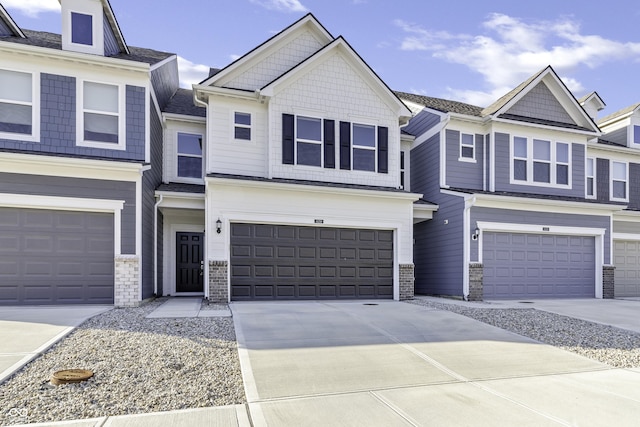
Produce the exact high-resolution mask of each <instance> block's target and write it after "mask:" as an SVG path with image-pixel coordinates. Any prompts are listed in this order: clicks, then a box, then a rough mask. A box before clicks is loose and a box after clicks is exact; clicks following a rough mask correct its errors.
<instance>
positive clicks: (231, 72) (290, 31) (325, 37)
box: [199, 13, 334, 89]
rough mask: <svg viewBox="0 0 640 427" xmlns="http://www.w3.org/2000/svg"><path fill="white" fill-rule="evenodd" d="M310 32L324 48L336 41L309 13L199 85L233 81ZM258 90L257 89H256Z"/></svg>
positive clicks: (216, 84)
mask: <svg viewBox="0 0 640 427" xmlns="http://www.w3.org/2000/svg"><path fill="white" fill-rule="evenodd" d="M304 31H310V32H311V34H313V35H314V36H315V37H316V38H317V39H318V40H319V41H320V43H321V44H322V45H323V46H324V45H326V44H328V43H330V42H331V41H333V40H334V37H333V36H332V35H331V34H330V33H329V32H328V31H327V30H326V29H325V28H324V26H323V25H322V24H321V23H320V22H319V21H318V20H317V19H316V17H315V16H313V14H311V13H308V14H306V15H305V16H303V17H302V18H300V19H299V20H298V21H296V22H294V23H293V24H291V25H290V26H288V27H287V28H285V29H284V30H282V31H280V32H279V33H278V34H276V35H274V36H273V37H271V38H270V39H268V40H267V41H265V42H264V43H262V44H260V45H258V46H257V47H255V48H254V49H252V50H250V51H249V52H247V53H246V54H245V55H243V56H241V57H240V58H238V59H237V60H235V61H234V62H232V63H231V64H229V65H227V66H226V67H225V68H223V69H222V70H220V71H218V72H217V73H215V74H213V75H211V76H209V77H207V78H206V79H205V80H203V81H202V82H200V83H199V86H214V85H215V86H221V87H224V86H225V83H227V82H229V81H230V80H232V79H233V78H234V77H235V76H237V75H239V74H240V73H242V72H244V71H246V70H248V69H250V68H251V67H252V66H254V65H255V64H257V63H258V62H260V60H261V59H262V58H263V57H264V55H265V54H266V53H268V52H271V51H273V50H275V49H277V48H278V47H280V46H283V45H285V44H286V43H287V41H288V40H290V39H291V38H292V36H295V34H298V33H302V32H304ZM256 89H257V88H256Z"/></svg>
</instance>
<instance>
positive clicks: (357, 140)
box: [353, 123, 376, 170]
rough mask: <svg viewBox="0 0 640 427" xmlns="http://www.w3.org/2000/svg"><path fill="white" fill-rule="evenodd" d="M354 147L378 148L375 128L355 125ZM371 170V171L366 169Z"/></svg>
mask: <svg viewBox="0 0 640 427" xmlns="http://www.w3.org/2000/svg"><path fill="white" fill-rule="evenodd" d="M353 145H360V146H362V147H375V146H376V128H375V126H367V125H359V124H356V123H354V124H353ZM365 170H369V169H365Z"/></svg>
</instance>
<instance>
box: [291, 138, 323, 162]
mask: <svg viewBox="0 0 640 427" xmlns="http://www.w3.org/2000/svg"><path fill="white" fill-rule="evenodd" d="M321 153H322V146H321V145H320V144H313V143H307V142H298V162H297V163H298V164H299V165H307V166H321V165H322V163H321V158H320V157H321Z"/></svg>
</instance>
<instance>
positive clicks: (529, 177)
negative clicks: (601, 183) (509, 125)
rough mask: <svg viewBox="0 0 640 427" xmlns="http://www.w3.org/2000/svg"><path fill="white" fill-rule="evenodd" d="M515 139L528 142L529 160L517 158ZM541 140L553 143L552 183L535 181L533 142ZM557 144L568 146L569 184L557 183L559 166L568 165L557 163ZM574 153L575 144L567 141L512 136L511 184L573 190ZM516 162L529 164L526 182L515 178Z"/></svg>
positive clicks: (510, 150) (510, 148)
mask: <svg viewBox="0 0 640 427" xmlns="http://www.w3.org/2000/svg"><path fill="white" fill-rule="evenodd" d="M515 138H523V139H526V140H527V158H526V159H525V158H524V157H516V156H515V153H514V140H515ZM534 140H541V141H549V142H550V143H551V160H550V181H551V182H536V181H534V180H533V164H534V161H536V160H534V158H533V145H534V144H533V141H534ZM557 144H567V146H568V148H569V153H568V156H569V163H568V166H569V172H568V173H569V177H568V178H569V179H568V184H566V185H565V184H558V183H557V168H556V166H557V165H559V164H560V165H567V163H560V162H558V161H557V151H556V148H557ZM572 153H573V144H572V143H571V142H565V141H555V140H552V139H549V138H538V137H535V136H520V135H511V137H510V141H509V183H510V184H513V185H527V186H533V187H551V188H560V189H565V190H566V189H570V188H572V187H571V186H572V181H573V173H572V171H573V162H572ZM514 160H525V161H526V162H527V179H526V181H522V180H518V179H515V178H514V176H513V175H514V172H515V171H514V167H513V162H514ZM537 162H547V161H546V160H537Z"/></svg>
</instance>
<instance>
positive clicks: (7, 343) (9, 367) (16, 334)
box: [0, 305, 113, 383]
mask: <svg viewBox="0 0 640 427" xmlns="http://www.w3.org/2000/svg"><path fill="white" fill-rule="evenodd" d="M112 308H113V306H106V305H80V306H64V307H61V306H50V307H49V306H37V307H36V306H29V307H2V308H1V309H0V337H1V338H0V383H2V382H3V381H5V380H6V379H7V378H9V377H10V376H11V375H13V373H14V372H16V371H17V370H18V369H20V368H22V367H23V366H24V365H26V364H27V363H29V362H30V361H31V360H33V359H35V358H36V357H38V356H39V355H40V354H42V353H43V352H45V351H46V350H48V349H49V348H50V347H51V346H52V345H53V344H55V343H56V342H58V341H59V340H61V339H62V338H64V337H65V336H67V335H68V334H69V333H71V332H72V331H73V330H74V329H75V328H76V327H77V326H78V325H80V324H81V323H82V322H84V321H85V320H87V319H89V318H91V317H93V316H96V315H98V314H100V313H104V312H105V311H107V310H111V309H112Z"/></svg>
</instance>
